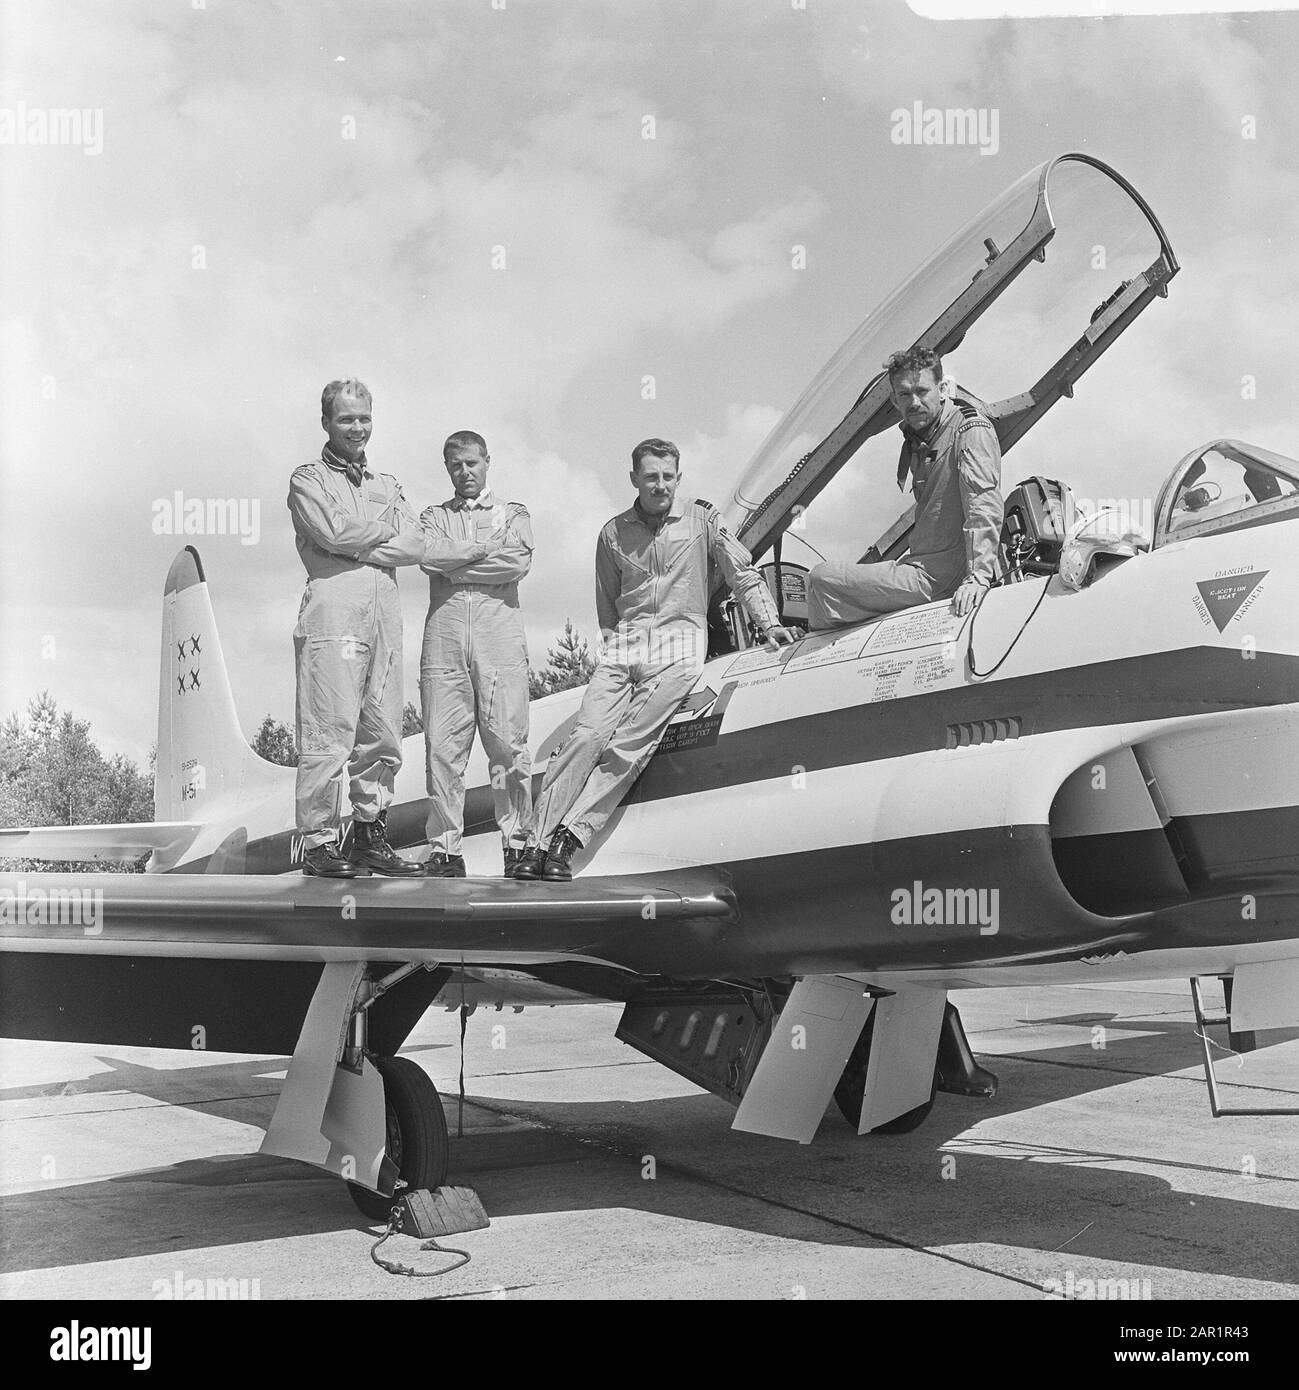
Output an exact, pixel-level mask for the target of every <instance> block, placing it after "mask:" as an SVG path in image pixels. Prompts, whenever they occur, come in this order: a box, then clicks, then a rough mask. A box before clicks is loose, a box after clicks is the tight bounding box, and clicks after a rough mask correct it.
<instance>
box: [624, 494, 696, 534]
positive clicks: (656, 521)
mask: <svg viewBox="0 0 1299 1390" xmlns="http://www.w3.org/2000/svg"><path fill="white" fill-rule="evenodd" d="M685 514H686V500H685V498H683V497H682V496H681V493H680V491H679V490H678V492H677V493H676V495H675V496H674V497H673V498H672V505H671V506H670V507H669V508H668V509H667V511H666V512H665V513H664V514H663V515H662V516H661V517H653V516H647V515H646V514H645V512H644V511H642V510H641V505H640V498H639V497H637V499H636V500H635V501H634V502H633V503H632V504H631V506H630V508H629V509H628V515H630V516H632V517H634V518H635V519H636V520H637V521H639V522H640V524H641V525H642V526H643V527H645V529H646V530H647V531H653V532H654V533H655V535H657V534H658V532H659V531H661V530H662V529H663V524H664V522H667V521H680V520H681V518H682V517H683V516H685Z"/></svg>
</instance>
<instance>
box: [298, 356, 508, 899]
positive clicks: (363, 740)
mask: <svg viewBox="0 0 1299 1390" xmlns="http://www.w3.org/2000/svg"><path fill="white" fill-rule="evenodd" d="M320 411H321V416H320V422H321V424H322V425H323V426H324V429H325V433H326V434H327V435H328V436H329V438H328V442H327V443H326V444H325V447H324V448H323V449H322V450H321V453H320V457H319V458H318V459H315V460H313V461H312V462H311V463H308V464H304V465H303V466H302V467H301V468H298V469H295V470H294V472H293V476H292V478H291V479H290V481H289V512H290V513H291V515H292V517H293V529H294V532H295V533H296V537H297V547H298V555H299V556H300V557H301V559H302V563H303V566H304V567H305V568H306V571H307V589H306V592H305V593H304V594H303V596H302V606H301V608H300V609H299V610H298V625H297V627H296V628H295V629H294V633H293V645H294V653H295V661H296V667H297V708H296V733H297V740H298V774H297V794H296V802H297V812H296V814H297V823H298V831H299V833H300V834H301V835H302V837H303V844H304V850H303V856H302V867H303V871H304V872H305V873H308V874H321V875H323V876H325V877H328V878H355V877H356V876H357V874H364V873H377V874H388V875H390V876H393V877H409V876H415V875H418V874H421V873H422V872H423V867H422V866H421V865H419V864H414V863H411V862H410V861H409V860H406V859H403V858H402V857H401V856H400V855H399V854H397V853H396V851H395V850H394V849H393V848H392V846H391V845H390V844H389V843H388V834H387V827H386V824H385V821H386V818H387V812H388V805H389V803H390V802H391V800H392V789H393V779H394V778H395V777H396V775H397V769H398V768H399V767H400V766H401V712H402V705H403V701H402V697H401V682H402V665H401V600H400V596H399V594H398V591H397V575H396V570H395V566H397V565H418V564H421V563H422V562H423V561H424V559H425V558H426V552H427V550H428V545H427V543H426V541H425V537H424V533H423V532H422V531H421V530H420V528H419V527H418V526H417V525H416V522H415V516H414V513H413V512H412V511H411V509H410V507H409V506H408V505H407V502H406V499H405V497H403V496H402V491H401V488H400V487H399V486H398V484H397V480H396V478H394V477H393V476H392V474H390V473H372V472H371V471H370V469H369V467H368V465H367V460H366V455H365V448H366V445H367V444H368V443H369V440H370V433H371V430H372V429H373V419H372V416H371V398H370V392H369V389H368V388H367V387H366V386H365V385H364V384H363V383H361V382H359V381H357V380H356V379H355V378H354V377H349V378H347V379H346V380H343V381H331V382H330V383H329V385H328V386H326V387H325V389H324V392H323V393H322V395H321V398H320ZM460 551H461V555H460V556H459V557H454V556H451V555H448V554H446V553H445V551H444V552H443V553H442V555H441V558H442V559H443V561H444V563H450V561H451V560H452V559H453V558H459V559H460V563H463V564H467V563H469V562H471V561H473V560H480V559H482V558H483V556H484V555H485V554H486V553H487V547H486V546H482V545H478V544H468V545H462V546H461V547H460ZM344 773H346V781H347V793H348V797H349V799H350V801H351V805H352V835H353V839H352V846H351V849H350V850H349V852H348V853H347V854H346V855H344V854H343V853H342V851H341V845H340V829H341V826H342V795H343V783H344Z"/></svg>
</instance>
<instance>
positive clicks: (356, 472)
mask: <svg viewBox="0 0 1299 1390" xmlns="http://www.w3.org/2000/svg"><path fill="white" fill-rule="evenodd" d="M320 457H321V459H322V460H323V462H324V463H325V466H326V467H328V468H332V469H333V470H334V472H335V473H346V474H347V481H348V482H349V483H351V484H352V486H353V487H360V486H361V483H362V482H363V481H364V480H365V479H366V478H373V477H374V474H373V473H371V472H370V470H369V468H368V467H367V466H366V462H365V455H364V454H362V455H361V457H360V458H359V459H357V461H356V462H355V463H349V462H348V461H347V460H346V459H341V458H339V457H338V455H337V454H336V453H335V452H334V451H333V450H332V449H331V448H330V447H329V445H328V444H326V445H325V446H324V448H323V449H321V451H320Z"/></svg>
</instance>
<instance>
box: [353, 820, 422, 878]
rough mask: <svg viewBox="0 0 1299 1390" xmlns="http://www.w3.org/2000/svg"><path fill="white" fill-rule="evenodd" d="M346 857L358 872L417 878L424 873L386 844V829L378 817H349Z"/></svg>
mask: <svg viewBox="0 0 1299 1390" xmlns="http://www.w3.org/2000/svg"><path fill="white" fill-rule="evenodd" d="M347 857H348V859H349V860H350V861H351V862H352V864H353V865H354V866H355V868H356V869H357V871H358V872H360V873H365V872H369V873H372V874H384V875H386V876H387V877H388V878H419V877H420V876H421V875H422V874H423V872H424V866H423V864H414V863H412V862H411V861H410V860H409V859H403V858H402V857H401V855H400V854H398V853H397V851H396V850H395V849H393V847H392V846H391V845H390V844H389V843H388V831H387V827H386V826H385V825H384V818H383V817H382V816H380V817H379V819H378V820H375V821H363V820H353V822H352V848H351V849H350V850H349V851H348V855H347Z"/></svg>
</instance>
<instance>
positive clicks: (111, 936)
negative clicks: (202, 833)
mask: <svg viewBox="0 0 1299 1390" xmlns="http://www.w3.org/2000/svg"><path fill="white" fill-rule="evenodd" d="M735 918H736V906H735V898H734V895H733V893H732V891H731V887H730V883H729V880H728V878H727V876H726V875H724V874H722V873H720V872H718V871H716V870H672V871H669V872H668V873H666V874H664V875H662V876H658V875H654V874H647V875H641V876H636V877H631V876H625V877H624V876H619V877H606V878H600V877H583V878H579V879H576V880H574V881H573V882H571V883H540V882H537V883H527V882H523V883H521V882H516V881H515V880H513V879H488V878H474V879H418V880H399V879H381V878H360V879H323V878H311V877H306V876H302V875H298V874H286V875H284V876H248V875H239V874H23V875H17V874H0V950H5V951H17V952H40V953H49V952H56V953H73V954H83V955H126V956H133V957H139V956H183V957H188V958H195V957H206V958H210V959H222V960H236V959H250V958H256V959H262V960H313V961H322V960H352V961H360V960H394V959H397V960H403V961H419V962H428V963H432V962H440V961H447V960H456V961H461V960H463V961H467V962H484V963H493V962H500V961H510V962H513V963H516V964H530V963H535V962H539V961H548V960H563V959H574V958H591V957H593V956H594V957H596V958H599V959H604V958H605V956H604V949H605V947H606V946H607V944H608V943H609V941H610V940H611V939H615V938H617V937H619V936H621V935H622V933H623V931H624V930H626V931H632V932H636V933H643V932H653V931H654V930H655V929H656V927H657V926H659V925H666V924H668V923H671V924H672V926H673V927H674V928H676V929H678V930H679V929H681V928H682V927H687V928H692V927H695V928H698V929H701V930H718V929H725V928H726V927H728V926H730V924H731V923H733V922H734V921H735Z"/></svg>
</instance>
